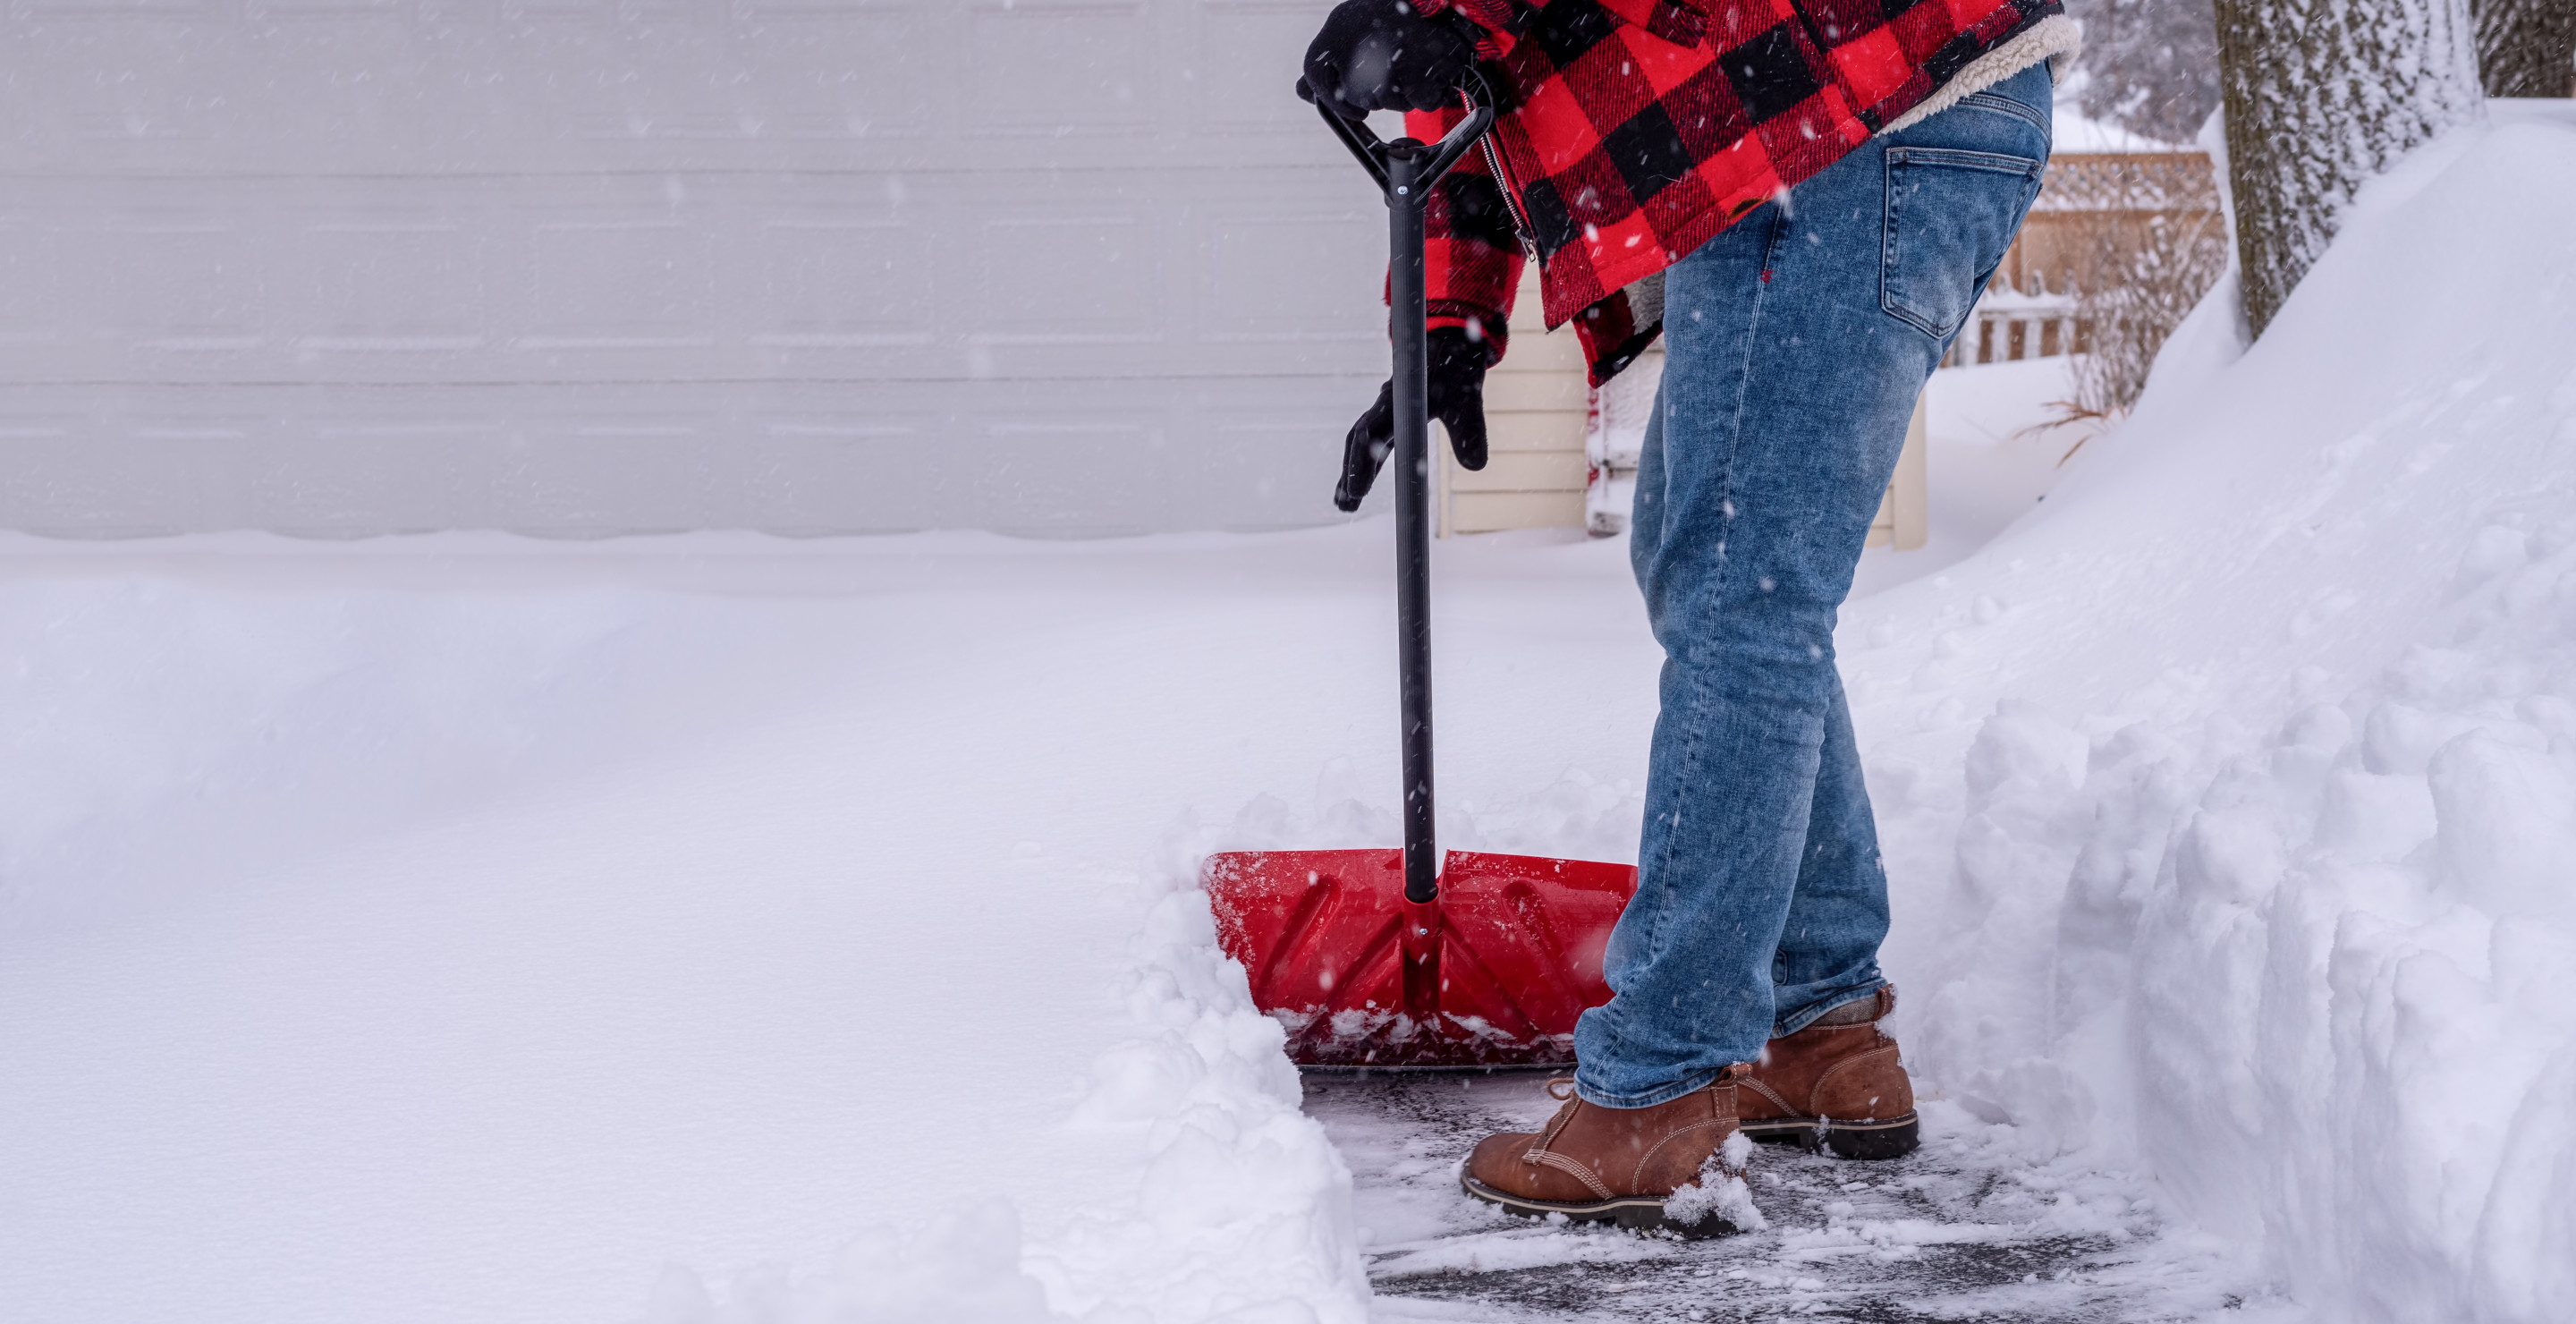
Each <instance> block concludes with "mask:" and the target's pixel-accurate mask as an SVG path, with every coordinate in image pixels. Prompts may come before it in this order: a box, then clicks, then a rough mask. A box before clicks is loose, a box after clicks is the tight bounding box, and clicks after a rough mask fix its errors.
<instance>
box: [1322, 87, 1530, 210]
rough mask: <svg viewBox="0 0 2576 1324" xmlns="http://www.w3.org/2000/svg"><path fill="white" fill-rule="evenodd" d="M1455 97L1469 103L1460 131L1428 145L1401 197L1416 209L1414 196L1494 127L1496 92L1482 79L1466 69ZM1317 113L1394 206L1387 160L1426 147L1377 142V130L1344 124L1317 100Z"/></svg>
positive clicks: (1403, 141) (1361, 124)
mask: <svg viewBox="0 0 2576 1324" xmlns="http://www.w3.org/2000/svg"><path fill="white" fill-rule="evenodd" d="M1458 95H1460V96H1462V97H1465V98H1466V99H1467V118H1465V119H1463V120H1460V121H1459V122H1458V127H1456V128H1454V129H1451V130H1450V131H1449V132H1448V134H1447V135H1446V136H1444V137H1443V138H1441V140H1440V141H1438V142H1436V143H1433V144H1430V148H1429V150H1430V153H1431V155H1430V158H1429V159H1428V160H1426V161H1424V162H1422V163H1421V164H1420V165H1419V166H1417V167H1416V168H1415V171H1414V179H1413V180H1410V181H1407V182H1408V183H1410V184H1412V185H1413V187H1412V188H1411V190H1410V191H1409V192H1408V193H1407V194H1405V195H1404V196H1405V197H1407V198H1409V199H1410V200H1412V201H1413V202H1414V203H1415V205H1417V206H1419V205H1420V203H1421V199H1420V197H1419V196H1418V195H1419V194H1421V193H1422V192H1424V191H1425V190H1428V189H1429V188H1430V187H1431V186H1432V185H1434V184H1437V183H1439V182H1440V177H1441V176H1442V175H1445V174H1448V173H1449V167H1451V166H1453V165H1456V164H1458V158H1459V157H1462V156H1465V155H1466V154H1467V149H1468V148H1470V147H1473V146H1475V145H1476V140H1477V139H1479V138H1482V137H1484V136H1485V130H1487V129H1490V128H1492V127H1494V91H1493V88H1492V87H1491V86H1489V85H1487V83H1486V82H1485V76H1484V75H1483V74H1480V73H1478V72H1476V71H1475V70H1474V69H1469V70H1468V71H1467V74H1466V80H1465V81H1464V82H1462V83H1461V84H1460V85H1459V87H1458ZM1315 113H1316V114H1318V115H1321V116H1323V117H1324V123H1325V124H1326V125H1327V126H1328V127H1330V128H1331V129H1332V131H1333V136H1334V137H1336V138H1339V139H1341V140H1342V146H1344V147H1347V148H1349V149H1350V151H1351V155H1352V156H1354V157H1357V158H1358V159H1359V163H1360V165H1361V167H1362V168H1363V169H1365V170H1367V171H1368V172H1369V178H1371V179H1374V180H1376V181H1377V186H1378V189H1379V191H1380V192H1383V193H1384V194H1386V200H1387V204H1388V205H1389V206H1393V205H1394V204H1395V202H1396V200H1397V197H1398V194H1397V192H1396V186H1395V182H1394V181H1393V180H1392V179H1391V178H1389V171H1388V168H1387V160H1388V158H1389V157H1390V156H1392V155H1394V154H1396V153H1399V152H1403V153H1420V152H1422V151H1423V150H1424V145H1423V144H1421V143H1418V142H1415V141H1414V140H1413V139H1411V138H1398V139H1396V140H1395V141H1394V142H1391V143H1390V142H1384V141H1381V140H1380V139H1379V138H1378V136H1377V133H1376V131H1375V130H1372V129H1371V128H1369V126H1368V121H1366V120H1350V119H1344V118H1342V117H1341V116H1339V115H1336V114H1334V113H1333V112H1332V111H1331V110H1329V109H1327V108H1326V107H1325V105H1324V103H1323V100H1322V99H1321V98H1318V99H1317V100H1316V102H1315Z"/></svg>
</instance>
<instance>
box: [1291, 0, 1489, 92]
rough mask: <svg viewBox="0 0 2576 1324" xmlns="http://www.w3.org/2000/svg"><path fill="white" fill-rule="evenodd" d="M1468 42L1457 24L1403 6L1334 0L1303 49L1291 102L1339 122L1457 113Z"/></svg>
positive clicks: (1468, 32) (1469, 31) (1471, 50)
mask: <svg viewBox="0 0 2576 1324" xmlns="http://www.w3.org/2000/svg"><path fill="white" fill-rule="evenodd" d="M1473 34H1474V29H1473V28H1472V26H1470V25H1468V24H1467V23H1466V22H1465V20H1463V19H1456V18H1452V17H1450V16H1448V15H1438V16H1432V17H1425V16H1424V15H1421V14H1418V13H1415V12H1414V10H1413V6H1412V5H1410V4H1407V3H1405V0H1342V3H1340V4H1338V5H1336V6H1334V7H1333V12H1332V13H1331V14H1328V15H1326V16H1325V18H1324V28H1323V31H1321V32H1318V33H1316V34H1315V41H1314V44H1313V45H1311V46H1308V47H1307V48H1306V76H1305V77H1303V78H1300V79H1298V80H1297V95H1298V97H1299V98H1300V99H1301V100H1305V101H1309V102H1320V103H1321V104H1322V105H1323V107H1324V108H1325V109H1326V110H1329V111H1332V112H1333V113H1334V114H1336V115H1339V116H1341V117H1342V118H1343V119H1347V120H1355V119H1365V118H1367V116H1368V113H1369V112H1370V111H1372V110H1438V109H1440V108H1441V107H1443V106H1454V105H1457V104H1458V94H1457V88H1458V83H1459V81H1460V80H1461V79H1463V78H1465V77H1466V74H1467V70H1468V68H1469V67H1470V66H1472V65H1474V64H1475V62H1476V40H1475V36H1474V35H1473Z"/></svg>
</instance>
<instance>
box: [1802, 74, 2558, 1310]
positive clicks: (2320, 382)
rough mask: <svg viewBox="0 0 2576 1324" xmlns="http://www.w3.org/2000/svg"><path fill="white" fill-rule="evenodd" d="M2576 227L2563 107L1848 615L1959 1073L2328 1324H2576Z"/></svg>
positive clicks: (2497, 129) (2406, 210) (2531, 115)
mask: <svg viewBox="0 0 2576 1324" xmlns="http://www.w3.org/2000/svg"><path fill="white" fill-rule="evenodd" d="M2571 217H2576V118H2571V117H2570V116H2569V115H2568V114H2567V113H2566V110H2565V108H2564V107H2559V108H2556V109H2551V108H2548V107H2545V106H2540V107H2534V108H2532V109H2530V110H2526V111H2519V112H2515V113H2510V114H2507V115H2504V116H2503V117H2501V118H2500V119H2499V121H2498V122H2497V123H2496V124H2494V125H2492V126H2488V127H2482V128H2474V129H2467V130H2463V131H2460V132H2459V133H2457V134H2455V135H2454V136H2453V137H2452V138H2450V139H2448V140H2446V141H2444V142H2443V143H2440V144H2437V145H2436V146H2435V147H2434V148H2432V149H2430V150H2428V151H2427V152H2426V153H2425V154H2424V155H2423V156H2422V157H2420V158H2419V159H2417V160H2414V161H2412V162H2410V163H2408V164H2407V166H2406V167H2405V168H2404V169H2402V170H2401V171H2400V172H2399V173H2398V174H2397V175H2396V176H2393V177H2392V178H2390V179H2387V180H2384V181H2382V182H2381V183H2380V184H2379V185H2377V186H2375V187H2374V189H2373V190H2372V191H2371V192H2370V193H2368V194H2366V195H2365V197H2364V198H2363V200H2362V202H2361V203H2360V205H2359V207H2358V210H2357V213H2356V215H2355V216H2354V217H2353V218H2352V220H2351V221H2350V223H2349V224H2348V225H2347V227H2346V228H2345V230H2344V232H2343V234H2342V236H2341V237H2340V238H2339V239H2338V241H2337V242H2336V244H2335V246H2334V248H2333V250H2332V251H2331V252H2329V253H2328V254H2327V256H2326V257H2325V259H2324V260H2323V261H2322V262H2320V263H2319V264H2318V266H2317V267H2316V269H2315V270H2314V271H2313V272H2311V273H2310V275H2309V276H2308V278H2307V281H2306V283H2305V284H2303V285H2302V286H2301V288H2300V289H2299V291H2298V293H2297V295H2296V297H2295V298H2294V299H2292V300H2291V302H2290V304H2289V306H2288V307H2287V308H2286V309H2285V310H2284V311H2283V313H2282V315H2281V317H2280V318H2279V319H2278V320H2277V321H2276V322H2275V323H2274V325H2273V327H2272V329H2271V330H2270V332H2269V333H2268V334H2267V336H2266V337H2265V339H2264V340H2263V342H2262V343H2261V344H2259V345H2257V346H2255V347H2254V348H2253V349H2252V350H2251V351H2250V352H2248V353H2246V354H2245V355H2244V357H2243V358H2242V359H2241V361H2236V362H2234V363H2232V364H2231V363H2229V362H2228V360H2229V359H2230V358H2231V357H2232V356H2233V353H2234V351H2233V349H2232V337H2231V334H2230V328H2229V326H2228V324H2227V321H2228V319H2227V318H2225V317H2224V316H2223V313H2222V312H2221V311H2220V310H2216V309H2211V308H2205V309H2204V310H2203V313H2202V314H2201V315H2200V316H2199V317H2198V318H2196V320H2195V324H2194V325H2192V326H2190V327H2187V328H2186V331H2185V333H2184V334H2182V335H2180V336H2178V337H2177V340H2176V342H2175V343H2174V345H2173V346H2172V347H2170V348H2169V350H2168V359H2167V362H2166V363H2165V364H2164V365H2163V366H2162V367H2161V368H2160V372H2159V376H2158V379H2157V381H2156V382H2155V383H2154V384H2153V386H2152V387H2151V389H2150V391H2149V394H2148V398H2147V400H2146V401H2145V402H2144V403H2143V405H2142V407H2141V409H2140V410H2139V412H2138V414H2137V415H2136V416H2135V417H2134V418H2133V419H2132V420H2130V422H2129V423H2128V424H2127V425H2126V426H2125V427H2124V428H2123V429H2121V431H2120V432H2118V433H2117V434H2115V435H2114V436H2111V437H2108V438H2104V439H2100V440H2096V441H2094V442H2092V443H2090V444H2089V445H2088V446H2087V447H2086V448H2085V452H2086V453H2085V454H2082V455H2079V456H2078V457H2077V459H2076V461H2075V463H2074V464H2073V465H2072V466H2070V469H2071V472H2070V474H2069V476H2068V477H2067V478H2066V479H2065V480H2064V481H2063V482H2061V483H2060V484H2059V485H2058V487H2057V488H2056V489H2055V490H2054V491H2053V492H2052V493H2051V494H2050V497H2049V500H2048V501H2047V503H2046V504H2045V505H2044V506H2043V507H2042V508H2041V510H2040V511H2038V512H2037V513H2035V514H2034V515H2033V516H2031V517H2030V518H2029V519H2027V520H2026V521H2025V522H2024V523H2022V524H2021V525H2020V526H2018V527H2017V528H2015V529H2014V530H2013V531H2011V532H2009V533H2007V534H2006V535H2005V536H2004V537H2003V538H2001V539H1999V540H1998V541H1997V542H1996V543H1994V544H1993V545H1991V546H1989V547H1988V548H1987V549H1985V550H1984V551H1983V552H1982V553H1981V554H1980V555H1979V556H1977V557H1975V558H1972V559H1971V560H1969V561H1968V562H1966V563H1963V564H1962V565H1961V566H1958V567H1956V568H1954V569H1953V570H1952V571H1951V572H1950V573H1948V574H1945V575H1942V576H1939V577H1936V578H1935V579H1933V580H1930V581H1925V582H1921V583H1916V584H1910V585H1906V586H1904V587H1902V588H1899V589H1896V590H1892V591H1890V592H1889V593H1887V594H1884V595H1881V596H1879V597H1876V598H1873V599H1868V600H1864V601H1861V602H1858V603H1855V604H1854V605H1853V607H1852V608H1851V609H1850V610H1849V611H1848V612H1847V614H1846V620H1845V628H1844V631H1843V639H1844V651H1843V657H1844V662H1845V665H1846V668H1847V669H1848V670H1849V671H1850V672H1851V673H1852V675H1853V677H1854V680H1853V690H1854V700H1855V707H1856V713H1857V720H1858V722H1859V725H1860V727H1861V732H1862V740H1863V744H1864V746H1865V748H1866V750H1867V758H1868V761H1869V765H1870V774H1871V781H1872V786H1873V789H1874V791H1875V792H1876V794H1877V797H1878V801H1879V809H1880V813H1881V817H1882V826H1883V832H1884V836H1885V838H1886V844H1887V850H1888V857H1889V866H1890V872H1891V875H1892V876H1893V877H1894V879H1895V880H1896V884H1897V888H1898V897H1897V905H1898V928H1897V933H1896V936H1895V938H1894V940H1893V942H1892V944H1891V950H1890V952H1889V965H1890V968H1891V970H1892V971H1893V973H1894V974H1895V975H1896V977H1897V978H1898V979H1899V980H1900V981H1901V982H1903V983H1905V984H1906V985H1907V993H1908V995H1909V997H1908V1002H1909V1005H1908V1007H1907V1009H1906V1011H1905V1012H1904V1013H1903V1014H1904V1017H1905V1020H1906V1022H1907V1025H1906V1029H1907V1031H1908V1032H1909V1033H1910V1036H1911V1037H1910V1040H1909V1046H1910V1049H1911V1053H1912V1057H1913V1060H1914V1061H1915V1062H1916V1064H1917V1065H1918V1067H1919V1068H1920V1069H1921V1070H1922V1071H1923V1072H1924V1073H1925V1075H1926V1076H1927V1077H1928V1078H1929V1079H1930V1080H1931V1081H1932V1082H1933V1083H1934V1084H1935V1085H1936V1086H1938V1087H1939V1088H1941V1089H1942V1090H1943V1091H1945V1092H1946V1093H1948V1094H1949V1095H1950V1096H1951V1097H1953V1098H1956V1099H1958V1100H1960V1101H1961V1102H1963V1103H1965V1104H1967V1105H1968V1106H1969V1107H1970V1108H1972V1109H1974V1110H1976V1111H1978V1112H1980V1113H1981V1114H1984V1115H1987V1116H1989V1117H1993V1118H1996V1119H1998V1120H2000V1119H2006V1118H2008V1119H2010V1120H2012V1121H2014V1122H2015V1123H2016V1124H2017V1125H2018V1128H2019V1130H2020V1132H2021V1133H2022V1134H2023V1136H2024V1137H2025V1143H2027V1144H2029V1145H2030V1146H2032V1147H2033V1148H2036V1149H2075V1150H2087V1149H2089V1150H2091V1151H2092V1152H2096V1153H2098V1154H2100V1155H2102V1156H2103V1157H2104V1158H2105V1159H2107V1160H2111V1161H2125V1160H2127V1159H2131V1158H2135V1159H2138V1160H2142V1161H2144V1162H2145V1163H2146V1164H2148V1165H2149V1166H2150V1167H2151V1168H2152V1169H2153V1171H2154V1172H2155V1173H2156V1174H2157V1175H2158V1176H2159V1178H2160V1179H2161V1180H2162V1181H2163V1182H2164V1184H2165V1185H2166V1187H2167V1189H2168V1190H2169V1191H2170V1192H2172V1193H2173V1195H2174V1196H2175V1197H2176V1200H2177V1203H2178V1205H2179V1206H2180V1208H2181V1210H2182V1212H2184V1213H2185V1214H2186V1216H2188V1217H2191V1218H2193V1219H2196V1220H2198V1221H2199V1222H2201V1223H2202V1224H2203V1225H2204V1226H2206V1227H2209V1228H2211V1229H2212V1230H2216V1231H2222V1232H2227V1233H2231V1234H2234V1235H2236V1236H2238V1237H2241V1238H2243V1239H2244V1240H2245V1241H2246V1243H2247V1244H2249V1245H2253V1246H2258V1247H2259V1248H2260V1251H2261V1254H2262V1255H2263V1257H2264V1259H2265V1262H2266V1264H2267V1266H2268V1268H2269V1270H2270V1272H2271V1273H2272V1274H2273V1275H2274V1276H2275V1277H2276V1278H2277V1279H2278V1280H2279V1281H2281V1282H2282V1283H2284V1284H2286V1285H2287V1286H2288V1287H2289V1288H2290V1289H2291V1290H2292V1292H2293V1294H2294V1295H2295V1296H2296V1297H2297V1298H2298V1299H2299V1300H2300V1301H2302V1302H2303V1303H2304V1304H2306V1305H2308V1306H2310V1307H2311V1308H2313V1309H2315V1310H2316V1311H2317V1312H2318V1314H2319V1316H2320V1317H2321V1318H2330V1319H2337V1320H2379V1319H2385V1320H2421V1319H2430V1318H2448V1319H2495V1320H2533V1321H2537V1320H2562V1319H2567V1318H2571V1317H2576V1268H2571V1267H2570V1265H2571V1261H2570V1260H2569V1258H2568V1256H2567V1254H2566V1251H2567V1248H2568V1247H2569V1246H2571V1245H2576V1003H2571V1001H2570V999H2568V998H2567V997H2566V995H2565V993H2564V989H2563V984H2564V981H2565V979H2566V976H2567V972H2568V971H2569V970H2571V969H2576V517H2571V516H2570V515H2569V514H2568V512H2569V510H2570V509H2571V506H2572V505H2576V503H2572V502H2571V496H2576V223H2571V219H2570V218H2571ZM1936 481H1937V476H1936Z"/></svg>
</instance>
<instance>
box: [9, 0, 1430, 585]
mask: <svg viewBox="0 0 2576 1324" xmlns="http://www.w3.org/2000/svg"><path fill="white" fill-rule="evenodd" d="M1325 7H1326V4H1325V0H1130V2H1128V3H1117V2H1115V0H1108V2H1104V0H856V2H855V3H853V2H852V0H802V2H798V0H787V2H782V3H766V2H753V0H732V2H730V3H729V2H728V0H15V2H14V3H12V4H11V5H9V6H8V7H7V8H6V9H5V10H0V14H5V15H6V17H5V18H0V24H5V29H0V31H5V46H0V60H5V63H6V75H5V77H0V178H5V181H6V183H5V191H0V351H4V352H0V526H6V527H10V528H17V529H25V530H37V531H42V532H47V533H57V534H82V535H123V534H142V533H159V532H171V531H184V530H210V529H231V528H261V529H271V530H279V531H285V532H293V533H299V534H324V535H353V534H365V533H376V532H386V531H397V530H418V529H441V528H506V529H515V530H522V531H527V532H532V533H540V534H548V535H575V536H581V535H599V534H610V533H621V532H633V531H646V530H666V529H685V528H707V527H715V528H759V529H768V530H775V531H780V532H790V533H825V532H855V531H869V530H891V529H907V528H924V527H982V528H996V529H1005V530H1013V531H1027V532H1055V533H1065V534H1091V533H1111V532H1123V531H1140V530H1157V529H1199V528H1255V527H1276V526H1281V525H1291V524H1300V523H1314V522H1318V521H1321V520H1326V519H1331V518H1334V516H1333V512H1332V510H1331V507H1330V505H1329V503H1328V501H1327V496H1328V494H1329V491H1330V487H1331V483H1332V475H1333V472H1334V468H1335V464H1336V461H1337V455H1338V451H1339V440H1338V438H1339V435H1340V433H1341V430H1342V429H1343V428H1344V427H1345V426H1347V424H1348V421H1349V418H1350V416H1351V414H1352V413H1353V412H1354V411H1355V410H1356V408H1357V407H1358V406H1359V405H1361V404H1363V403H1365V402H1366V400H1367V399H1368V397H1369V394H1370V393H1371V391H1372V390H1373V389H1374V386H1375V382H1376V380H1377V379H1378V377H1379V376H1380V375H1382V373H1383V371H1384V363H1385V352H1386V351H1385V341H1384V333H1383V329H1382V328H1383V320H1382V319H1383V313H1382V312H1381V311H1380V309H1379V305H1378V297H1379V292H1380V285H1379V281H1380V273H1381V270H1382V263H1383V258H1384V250H1383V244H1384V220H1383V215H1384V213H1383V210H1382V209H1381V208H1380V207H1379V205H1378V204H1377V202H1376V200H1375V198H1374V197H1373V196H1372V195H1371V193H1370V191H1369V188H1368V186H1367V184H1366V183H1365V182H1364V181H1363V179H1362V177H1361V176H1360V174H1359V172H1358V170H1357V169H1356V167H1354V166H1352V165H1351V164H1350V163H1349V161H1348V160H1347V158H1345V157H1343V156H1342V155H1341V150H1340V148H1339V147H1338V145H1336V144H1335V143H1333V142H1332V140H1331V139H1330V137H1329V136H1328V135H1327V134H1325V133H1324V131H1323V130H1322V128H1321V126H1319V125H1317V124H1316V123H1315V122H1314V118H1313V113H1312V112H1311V111H1310V110H1308V109H1307V108H1306V107H1305V106H1303V105H1301V104H1299V103H1298V102H1296V101H1295V100H1294V98H1293V97H1291V96H1290V95H1289V94H1288V91H1287V89H1288V85H1289V84H1290V82H1291V81H1292V80H1293V78H1294V76H1295V71H1296V62H1297V57H1298V55H1299V54H1300V53H1301V52H1302V51H1303V49H1304V45H1305V42H1306V40H1307V38H1308V36H1309V35H1310V34H1311V33H1312V31H1313V29H1314V26H1315V23H1316V21H1317V19H1318V17H1319V15H1320V13H1321V12H1322V10H1323V9H1324V8H1325Z"/></svg>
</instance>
